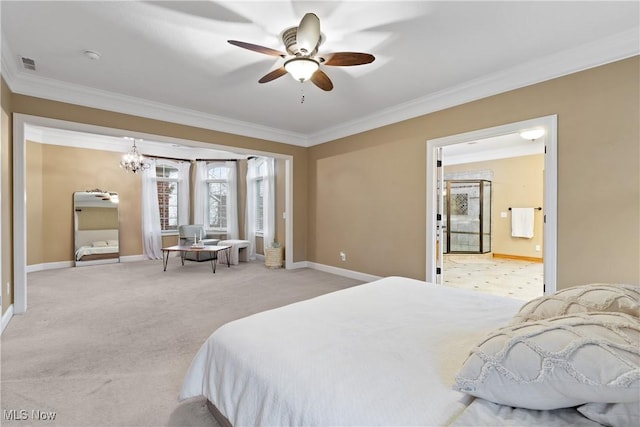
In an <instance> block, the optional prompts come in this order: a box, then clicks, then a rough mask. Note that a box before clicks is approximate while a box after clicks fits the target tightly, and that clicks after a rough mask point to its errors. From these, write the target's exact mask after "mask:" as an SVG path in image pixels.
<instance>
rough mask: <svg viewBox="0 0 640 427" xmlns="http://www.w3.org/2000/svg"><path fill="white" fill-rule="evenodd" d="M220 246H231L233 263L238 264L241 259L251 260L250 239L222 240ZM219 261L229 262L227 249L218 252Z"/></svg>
mask: <svg viewBox="0 0 640 427" xmlns="http://www.w3.org/2000/svg"><path fill="white" fill-rule="evenodd" d="M218 246H231V250H230V251H229V252H230V254H231V256H230V258H231V259H230V260H229V262H230V263H231V264H233V265H237V264H238V262H239V261H242V262H247V261H249V241H248V240H220V241H219V242H218ZM218 262H220V263H225V262H227V253H226V251H223V252H219V253H218Z"/></svg>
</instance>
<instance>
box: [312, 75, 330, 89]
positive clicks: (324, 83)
mask: <svg viewBox="0 0 640 427" xmlns="http://www.w3.org/2000/svg"><path fill="white" fill-rule="evenodd" d="M311 81H312V82H313V84H314V85H316V86H318V87H319V88H320V89H322V90H326V91H330V90H331V89H333V83H331V79H330V78H329V76H327V74H326V73H325V72H324V71H322V70H317V71H316V72H315V73H313V76H311Z"/></svg>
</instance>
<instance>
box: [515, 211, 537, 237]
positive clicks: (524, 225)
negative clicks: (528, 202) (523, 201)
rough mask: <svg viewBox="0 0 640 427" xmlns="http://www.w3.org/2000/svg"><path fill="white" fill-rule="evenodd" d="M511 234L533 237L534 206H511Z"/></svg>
mask: <svg viewBox="0 0 640 427" xmlns="http://www.w3.org/2000/svg"><path fill="white" fill-rule="evenodd" d="M511 236H512V237H525V238H527V239H531V238H533V208H511Z"/></svg>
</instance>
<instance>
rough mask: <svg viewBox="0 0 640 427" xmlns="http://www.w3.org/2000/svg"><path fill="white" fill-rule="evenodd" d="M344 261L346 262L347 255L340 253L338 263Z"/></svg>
mask: <svg viewBox="0 0 640 427" xmlns="http://www.w3.org/2000/svg"><path fill="white" fill-rule="evenodd" d="M346 260H347V254H345V253H344V252H342V251H340V261H346Z"/></svg>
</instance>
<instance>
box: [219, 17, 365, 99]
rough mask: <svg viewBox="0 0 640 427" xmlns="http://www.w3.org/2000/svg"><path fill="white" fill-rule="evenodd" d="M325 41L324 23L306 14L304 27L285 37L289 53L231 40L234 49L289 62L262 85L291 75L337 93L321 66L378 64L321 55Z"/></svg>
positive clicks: (351, 55)
mask: <svg viewBox="0 0 640 427" xmlns="http://www.w3.org/2000/svg"><path fill="white" fill-rule="evenodd" d="M322 41H323V40H322V34H321V33H320V19H319V18H318V17H317V16H316V15H315V14H314V13H307V14H305V15H304V16H303V17H302V20H301V21H300V25H298V26H297V27H292V28H289V29H287V30H285V31H284V32H283V33H282V42H283V43H284V46H285V48H286V51H287V53H284V52H281V51H279V50H275V49H271V48H269V47H264V46H259V45H256V44H251V43H246V42H241V41H238V40H228V42H229V43H231V44H232V45H234V46H238V47H241V48H244V49H249V50H253V51H255V52H259V53H263V54H265V55H270V56H279V57H280V58H283V59H284V60H285V61H284V64H283V65H282V66H281V67H280V68H277V69H275V70H273V71H271V72H269V73H267V74H266V75H265V76H263V77H262V78H261V79H260V80H258V82H259V83H267V82H270V81H272V80H275V79H277V78H278V77H282V76H284V75H285V74H287V73H289V74H291V76H292V77H293V78H294V79H296V80H298V81H300V82H305V81H307V80H311V82H312V83H313V84H315V85H316V86H318V87H319V88H320V89H322V90H326V91H329V90H331V89H333V83H332V82H331V79H329V76H327V74H326V73H325V72H324V71H322V70H321V69H320V64H322V65H330V66H338V67H346V66H353V65H363V64H369V63H371V62H373V61H374V60H375V57H374V56H373V55H371V54H369V53H359V52H335V53H327V54H322V55H318V47H319V46H320V44H321V43H322Z"/></svg>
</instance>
